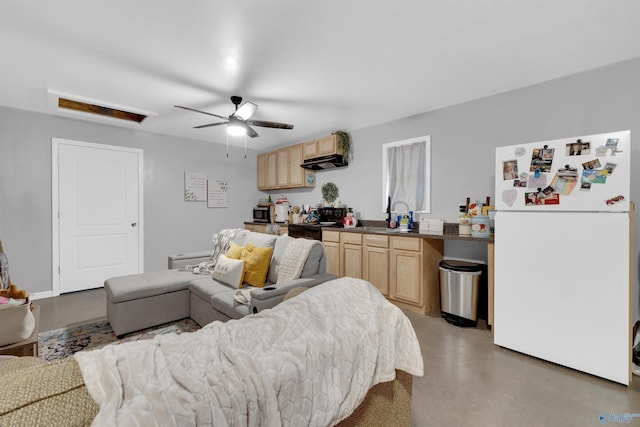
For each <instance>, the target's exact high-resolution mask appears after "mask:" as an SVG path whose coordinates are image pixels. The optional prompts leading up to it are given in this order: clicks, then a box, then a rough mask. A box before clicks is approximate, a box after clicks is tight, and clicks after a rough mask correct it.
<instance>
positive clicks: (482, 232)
mask: <svg viewBox="0 0 640 427" xmlns="http://www.w3.org/2000/svg"><path fill="white" fill-rule="evenodd" d="M471 237H491V221H490V220H489V217H488V216H485V215H476V216H474V217H472V218H471Z"/></svg>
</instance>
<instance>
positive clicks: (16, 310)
mask: <svg viewBox="0 0 640 427" xmlns="http://www.w3.org/2000/svg"><path fill="white" fill-rule="evenodd" d="M0 325H1V326H2V329H1V330H0V346H5V345H9V344H14V343H17V342H20V341H24V340H26V339H27V338H29V337H30V336H31V334H32V333H33V330H34V328H35V327H36V319H35V317H33V313H32V312H31V300H30V298H27V302H26V303H24V304H21V305H12V306H5V307H3V308H0Z"/></svg>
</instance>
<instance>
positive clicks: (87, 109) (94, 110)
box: [58, 97, 147, 123]
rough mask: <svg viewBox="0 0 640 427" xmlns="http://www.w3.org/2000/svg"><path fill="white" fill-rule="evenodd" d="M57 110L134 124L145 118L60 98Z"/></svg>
mask: <svg viewBox="0 0 640 427" xmlns="http://www.w3.org/2000/svg"><path fill="white" fill-rule="evenodd" d="M58 108H66V109H68V110H73V111H79V112H82V113H90V114H96V115H98V116H103V117H110V118H113V119H119V120H127V121H131V122H135V123H140V122H142V121H143V120H144V119H146V118H147V116H146V115H144V114H137V113H132V112H130V111H124V110H118V109H115V108H109V107H103V106H101V105H96V104H89V103H86V102H81V101H73V100H71V99H66V98H62V97H60V98H58Z"/></svg>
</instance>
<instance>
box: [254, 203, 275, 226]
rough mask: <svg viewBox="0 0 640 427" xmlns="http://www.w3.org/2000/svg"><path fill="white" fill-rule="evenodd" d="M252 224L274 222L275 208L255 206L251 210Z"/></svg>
mask: <svg viewBox="0 0 640 427" xmlns="http://www.w3.org/2000/svg"><path fill="white" fill-rule="evenodd" d="M253 222H266V223H271V222H275V207H274V206H273V205H266V206H255V207H254V208H253Z"/></svg>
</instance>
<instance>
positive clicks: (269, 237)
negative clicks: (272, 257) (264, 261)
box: [233, 230, 278, 248]
mask: <svg viewBox="0 0 640 427" xmlns="http://www.w3.org/2000/svg"><path fill="white" fill-rule="evenodd" d="M245 231H246V230H245ZM277 238H278V236H274V235H273V234H265V233H257V232H255V231H247V232H246V233H242V232H240V233H238V234H236V236H235V237H234V239H233V242H234V243H235V244H237V245H238V246H245V244H247V243H251V244H252V245H253V246H257V247H259V248H266V247H270V248H273V247H274V246H275V244H276V239H277Z"/></svg>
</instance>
